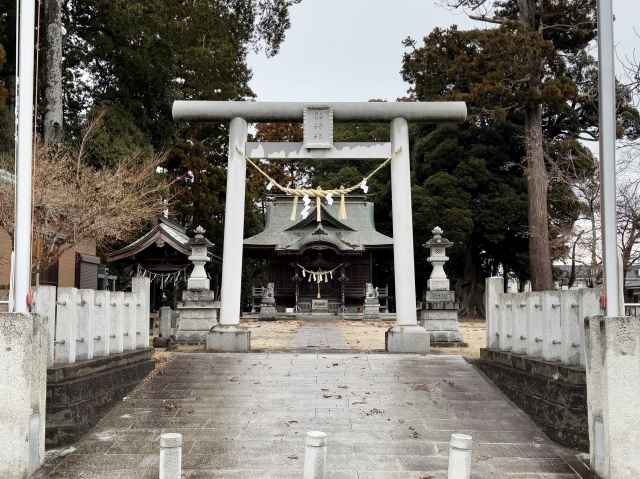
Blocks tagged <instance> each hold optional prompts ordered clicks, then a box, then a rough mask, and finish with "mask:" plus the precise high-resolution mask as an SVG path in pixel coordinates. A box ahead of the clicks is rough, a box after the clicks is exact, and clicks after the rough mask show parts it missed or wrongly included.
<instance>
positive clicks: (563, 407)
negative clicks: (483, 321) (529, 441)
mask: <svg viewBox="0 0 640 479" xmlns="http://www.w3.org/2000/svg"><path fill="white" fill-rule="evenodd" d="M476 364H477V366H478V367H479V368H480V369H481V370H482V371H483V372H484V373H485V374H486V375H487V376H488V377H489V378H490V379H491V380H492V381H493V382H494V383H495V384H496V385H497V386H498V387H499V388H500V389H501V390H502V391H503V392H504V393H505V394H506V395H507V396H508V397H509V399H511V400H512V401H513V402H514V403H516V404H517V405H518V406H519V407H520V408H522V409H523V410H524V411H525V412H526V413H527V414H528V415H529V416H531V418H532V419H533V420H534V421H535V422H536V423H537V424H538V425H539V426H540V427H542V429H543V430H544V432H545V433H546V434H547V435H548V436H549V437H551V438H552V439H553V440H555V441H557V442H558V443H560V444H562V445H564V446H567V447H572V448H576V449H579V450H581V451H588V450H589V430H588V429H589V428H588V424H587V423H588V421H587V391H586V374H585V370H584V369H582V368H580V367H572V366H564V365H562V364H560V363H558V362H551V361H545V360H544V359H539V358H531V357H528V356H524V355H520V354H513V353H510V352H505V351H497V350H491V349H482V350H481V352H480V359H479V360H477V362H476Z"/></svg>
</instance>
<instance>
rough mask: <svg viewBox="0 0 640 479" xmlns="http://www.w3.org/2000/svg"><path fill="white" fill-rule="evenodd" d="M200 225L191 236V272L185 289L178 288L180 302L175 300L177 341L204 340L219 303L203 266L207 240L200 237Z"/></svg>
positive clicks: (215, 322) (202, 233)
mask: <svg viewBox="0 0 640 479" xmlns="http://www.w3.org/2000/svg"><path fill="white" fill-rule="evenodd" d="M204 232H205V230H204V228H203V227H202V226H198V227H197V228H196V229H195V236H194V237H193V239H191V241H190V244H191V256H189V260H190V261H191V262H192V263H193V271H192V272H191V274H190V275H189V279H188V280H187V289H185V290H184V291H182V302H180V303H178V306H177V309H178V327H177V330H176V333H175V336H176V341H177V342H179V343H190V344H201V343H204V342H205V340H206V337H207V334H208V333H209V330H210V329H211V328H212V327H213V326H215V325H216V324H217V323H218V316H219V311H220V305H219V303H217V302H216V301H215V293H214V292H213V291H212V290H211V289H209V288H210V283H211V282H210V281H209V278H208V277H207V272H206V271H205V269H204V266H205V265H206V264H207V263H208V262H209V254H208V247H209V245H210V243H209V241H208V240H207V239H206V238H205V237H204Z"/></svg>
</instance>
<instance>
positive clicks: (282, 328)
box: [242, 319, 302, 351]
mask: <svg viewBox="0 0 640 479" xmlns="http://www.w3.org/2000/svg"><path fill="white" fill-rule="evenodd" d="M242 326H244V327H245V328H247V329H249V330H250V331H251V349H252V350H254V351H284V350H286V349H288V348H289V344H290V342H291V340H292V339H293V336H295V334H296V331H298V329H299V328H300V327H301V326H302V321H300V320H294V319H292V320H286V321H285V320H280V321H258V320H243V321H242Z"/></svg>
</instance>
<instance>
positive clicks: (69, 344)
mask: <svg viewBox="0 0 640 479" xmlns="http://www.w3.org/2000/svg"><path fill="white" fill-rule="evenodd" d="M77 333H78V290H77V289H76V288H58V300H57V308H56V339H55V342H54V345H55V353H54V363H55V364H72V363H75V362H76V346H77V345H76V339H77Z"/></svg>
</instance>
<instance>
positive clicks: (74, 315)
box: [34, 277, 150, 367]
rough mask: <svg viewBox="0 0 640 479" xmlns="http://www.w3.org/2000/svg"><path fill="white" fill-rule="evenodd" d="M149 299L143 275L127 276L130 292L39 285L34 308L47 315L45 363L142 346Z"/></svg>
mask: <svg viewBox="0 0 640 479" xmlns="http://www.w3.org/2000/svg"><path fill="white" fill-rule="evenodd" d="M149 300H150V298H149V280H148V278H137V277H136V278H133V279H132V292H130V293H128V292H127V293H125V292H122V291H94V290H92V289H76V288H56V287H55V286H39V287H38V288H37V289H36V294H35V304H34V312H36V313H38V314H40V315H42V316H46V317H48V318H49V323H48V324H49V357H48V365H49V367H52V366H54V365H65V364H74V363H76V362H77V361H83V360H92V359H94V358H104V357H107V356H111V355H115V354H121V353H123V352H127V351H135V350H136V349H143V348H148V347H149V307H150V304H149Z"/></svg>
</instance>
